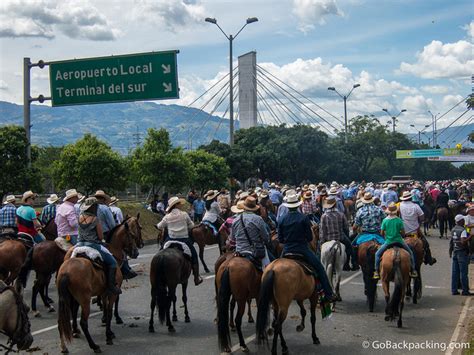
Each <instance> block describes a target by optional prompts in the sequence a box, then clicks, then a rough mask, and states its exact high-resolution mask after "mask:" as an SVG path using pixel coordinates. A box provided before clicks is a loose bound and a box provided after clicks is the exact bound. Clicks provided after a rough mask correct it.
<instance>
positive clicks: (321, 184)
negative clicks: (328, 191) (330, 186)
mask: <svg viewBox="0 0 474 355" xmlns="http://www.w3.org/2000/svg"><path fill="white" fill-rule="evenodd" d="M323 187H326V185H324V184H323V183H322V182H320V183H319V184H318V185H317V186H316V188H321V189H322V188H323Z"/></svg>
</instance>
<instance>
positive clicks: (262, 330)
mask: <svg viewBox="0 0 474 355" xmlns="http://www.w3.org/2000/svg"><path fill="white" fill-rule="evenodd" d="M274 282H275V273H274V271H273V270H270V271H269V272H267V273H266V274H265V277H264V278H263V280H262V285H261V286H260V296H259V299H258V310H257V340H258V343H259V344H261V342H262V340H264V339H267V333H266V328H267V324H268V313H269V311H270V303H271V302H272V300H273V285H274Z"/></svg>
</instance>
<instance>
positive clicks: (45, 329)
mask: <svg viewBox="0 0 474 355" xmlns="http://www.w3.org/2000/svg"><path fill="white" fill-rule="evenodd" d="M98 314H102V312H95V313H91V314H89V318H90V317H95V316H96V315H98ZM80 319H81V318H80V317H77V320H80ZM57 327H58V325H57V324H56V325H52V326H51V327H47V328H43V329H40V330H37V331H35V332H33V333H31V335H38V334H41V333H44V332H47V331H50V330H53V329H56V328H57Z"/></svg>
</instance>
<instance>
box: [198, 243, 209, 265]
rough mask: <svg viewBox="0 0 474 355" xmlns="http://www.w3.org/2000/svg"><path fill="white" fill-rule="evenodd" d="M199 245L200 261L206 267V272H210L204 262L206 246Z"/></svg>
mask: <svg viewBox="0 0 474 355" xmlns="http://www.w3.org/2000/svg"><path fill="white" fill-rule="evenodd" d="M198 245H199V259H200V260H201V263H202V266H204V271H205V272H209V268H208V267H207V265H206V262H205V261H204V246H205V245H204V244H198Z"/></svg>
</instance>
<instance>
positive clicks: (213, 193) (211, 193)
mask: <svg viewBox="0 0 474 355" xmlns="http://www.w3.org/2000/svg"><path fill="white" fill-rule="evenodd" d="M219 194H220V192H219V191H217V190H209V191H208V192H207V193H206V200H207V201H210V200H213V199H215V198H216V197H217V195H219Z"/></svg>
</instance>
